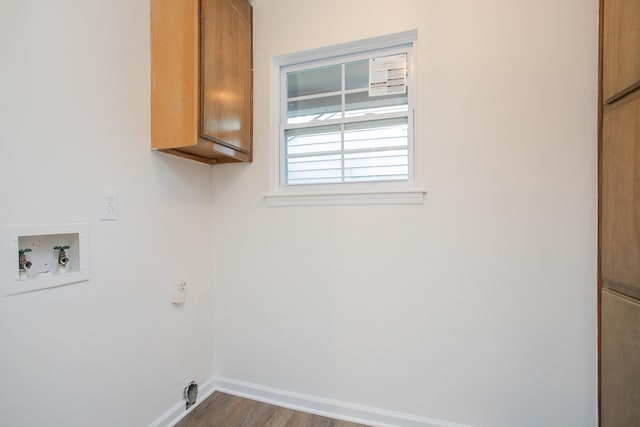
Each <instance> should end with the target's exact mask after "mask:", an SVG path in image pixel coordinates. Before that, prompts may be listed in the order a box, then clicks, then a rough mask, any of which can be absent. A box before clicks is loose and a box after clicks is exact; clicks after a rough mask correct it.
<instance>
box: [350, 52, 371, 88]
mask: <svg viewBox="0 0 640 427" xmlns="http://www.w3.org/2000/svg"><path fill="white" fill-rule="evenodd" d="M344 74H345V88H346V89H347V90H349V89H366V88H368V87H369V60H368V59H365V60H362V61H356V62H349V63H348V64H345V70H344Z"/></svg>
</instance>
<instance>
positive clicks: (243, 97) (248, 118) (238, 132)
mask: <svg viewBox="0 0 640 427" xmlns="http://www.w3.org/2000/svg"><path fill="white" fill-rule="evenodd" d="M243 6H244V7H243ZM201 7H202V27H201V35H202V47H201V48H202V59H201V60H202V76H201V81H202V95H201V97H202V98H201V99H202V107H201V108H202V111H201V113H202V114H201V117H200V120H201V134H202V137H204V138H208V139H211V140H213V141H217V142H219V143H222V144H228V145H230V146H232V147H234V148H236V149H238V150H240V151H242V152H244V153H249V152H250V151H251V128H252V109H253V108H252V84H253V83H252V82H253V71H252V68H253V65H252V47H251V32H252V29H251V8H250V7H249V5H248V3H247V2H246V0H243V1H241V0H233V1H232V0H202V4H201Z"/></svg>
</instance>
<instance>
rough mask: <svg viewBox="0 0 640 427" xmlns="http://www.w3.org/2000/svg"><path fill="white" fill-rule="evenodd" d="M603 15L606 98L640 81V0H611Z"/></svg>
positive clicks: (604, 87) (604, 94) (604, 95)
mask: <svg viewBox="0 0 640 427" xmlns="http://www.w3.org/2000/svg"><path fill="white" fill-rule="evenodd" d="M603 15H604V16H603V24H604V32H603V40H602V43H603V46H602V47H603V76H602V78H603V81H602V85H603V89H602V92H603V93H602V96H603V98H604V99H605V100H606V99H608V98H610V97H612V96H614V95H616V94H617V93H619V92H621V91H622V90H624V89H626V88H628V87H630V86H632V85H634V84H635V83H638V82H640V0H607V1H605V2H604V10H603Z"/></svg>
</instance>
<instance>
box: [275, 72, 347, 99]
mask: <svg viewBox="0 0 640 427" xmlns="http://www.w3.org/2000/svg"><path fill="white" fill-rule="evenodd" d="M339 90H342V66H341V65H340V64H338V65H332V66H330V67H319V68H313V69H311V70H304V71H296V72H291V73H287V97H289V98H295V97H297V96H307V95H316V94H319V93H327V92H336V91H339Z"/></svg>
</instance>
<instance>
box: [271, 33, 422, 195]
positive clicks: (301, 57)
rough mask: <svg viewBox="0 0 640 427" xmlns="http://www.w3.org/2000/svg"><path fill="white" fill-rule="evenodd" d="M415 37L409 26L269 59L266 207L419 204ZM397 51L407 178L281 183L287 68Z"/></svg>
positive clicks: (300, 68) (317, 64) (342, 61)
mask: <svg viewBox="0 0 640 427" xmlns="http://www.w3.org/2000/svg"><path fill="white" fill-rule="evenodd" d="M416 40H417V31H416V30H410V31H405V32H402V33H395V34H390V35H387V36H381V37H375V38H371V39H365V40H359V41H355V42H349V43H344V44H340V45H333V46H327V47H323V48H318V49H312V50H308V51H303V52H298V53H294V54H288V55H282V56H278V57H273V58H272V61H271V93H272V97H271V141H270V152H271V162H270V185H269V194H267V195H266V196H265V199H266V202H267V205H268V206H299V205H327V204H328V205H351V204H421V203H422V202H423V199H424V194H425V191H424V190H421V189H417V188H416V187H415V183H416V167H415V164H416V123H415V105H416V97H417V95H416V94H417V89H416V78H415V75H416V73H415V64H416ZM402 53H406V55H407V74H408V77H407V91H408V93H407V95H408V111H407V114H406V117H407V120H408V147H407V148H408V179H407V180H380V181H375V180H374V181H360V182H336V183H309V184H285V183H284V178H285V177H284V173H285V167H286V164H285V163H286V159H285V139H284V132H285V126H284V122H285V121H286V100H287V93H286V90H287V84H286V83H287V82H286V72H292V71H299V70H304V69H312V68H315V67H322V66H330V65H335V64H343V63H345V62H352V61H358V60H362V59H368V58H374V57H384V56H390V55H395V54H402ZM378 118H379V119H382V118H383V117H382V116H380V117H375V116H374V117H372V118H371V120H376V119H378ZM343 120H344V118H343ZM343 123H344V121H343Z"/></svg>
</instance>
